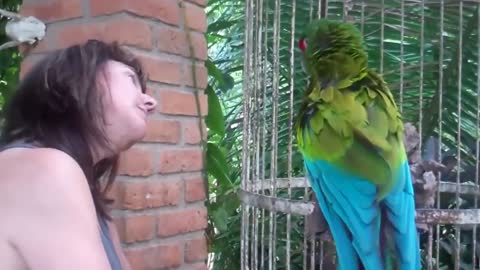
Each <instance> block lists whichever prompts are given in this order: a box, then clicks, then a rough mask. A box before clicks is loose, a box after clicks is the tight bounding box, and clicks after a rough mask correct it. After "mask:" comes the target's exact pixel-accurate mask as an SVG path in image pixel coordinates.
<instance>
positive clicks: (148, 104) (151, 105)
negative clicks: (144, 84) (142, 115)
mask: <svg viewBox="0 0 480 270" xmlns="http://www.w3.org/2000/svg"><path fill="white" fill-rule="evenodd" d="M144 104H145V108H146V109H147V112H149V113H151V112H152V111H153V110H154V109H155V107H156V106H157V101H156V100H155V99H154V98H153V97H151V96H149V95H147V94H145V101H144Z"/></svg>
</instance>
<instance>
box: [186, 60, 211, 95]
mask: <svg viewBox="0 0 480 270" xmlns="http://www.w3.org/2000/svg"><path fill="white" fill-rule="evenodd" d="M185 72H186V74H187V75H186V78H185V80H186V85H188V86H191V87H196V88H198V89H205V88H206V87H207V84H208V71H207V68H206V67H205V66H204V65H201V66H200V65H196V67H195V78H196V81H197V85H193V69H192V66H191V65H188V67H187V70H186V71H185Z"/></svg>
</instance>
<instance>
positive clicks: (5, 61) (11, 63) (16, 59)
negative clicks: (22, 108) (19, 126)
mask: <svg viewBox="0 0 480 270" xmlns="http://www.w3.org/2000/svg"><path fill="white" fill-rule="evenodd" d="M21 3H22V1H20V0H2V1H1V2H0V8H2V9H5V10H8V11H12V12H18V10H19V8H20V5H21ZM6 23H7V19H6V18H2V19H0V44H3V43H5V42H7V41H9V39H8V37H7V36H6V35H5V24H6ZM21 60H22V58H21V56H20V54H19V53H18V49H17V48H16V47H14V48H8V49H5V50H2V51H0V109H1V108H2V107H3V104H4V102H5V100H6V99H8V97H9V95H10V93H11V92H12V91H13V89H15V86H16V84H17V82H18V75H19V72H20V62H21Z"/></svg>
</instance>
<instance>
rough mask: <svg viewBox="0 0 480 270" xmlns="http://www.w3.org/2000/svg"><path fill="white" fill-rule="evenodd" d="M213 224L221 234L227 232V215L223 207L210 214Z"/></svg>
mask: <svg viewBox="0 0 480 270" xmlns="http://www.w3.org/2000/svg"><path fill="white" fill-rule="evenodd" d="M212 219H213V223H214V224H215V227H217V229H219V230H220V231H221V232H225V231H227V230H228V225H227V223H228V222H227V221H228V213H227V211H226V210H225V208H223V207H219V208H217V209H216V210H214V211H213V213H212Z"/></svg>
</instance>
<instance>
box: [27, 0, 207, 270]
mask: <svg viewBox="0 0 480 270" xmlns="http://www.w3.org/2000/svg"><path fill="white" fill-rule="evenodd" d="M180 2H183V1H180V0H116V1H106V0H24V1H23V6H22V10H21V13H22V14H28V15H34V16H36V17H37V18H39V19H41V20H42V21H44V22H46V23H47V34H46V37H45V39H44V40H43V41H41V42H40V43H39V44H38V46H37V47H36V48H35V49H33V50H32V51H30V52H29V54H28V55H27V56H26V58H25V60H24V61H23V63H22V68H21V73H22V74H23V73H24V72H25V71H26V70H28V68H29V67H30V66H31V64H32V63H34V62H35V61H37V60H38V59H39V58H40V57H42V55H44V54H45V53H46V52H48V51H49V50H52V49H56V48H62V47H65V46H68V45H70V44H73V43H76V42H83V41H85V40H86V39H87V38H97V39H103V40H106V41H111V40H117V41H120V42H121V43H123V44H125V45H128V46H129V47H130V48H131V49H132V51H134V52H135V53H136V54H137V55H138V56H139V57H140V58H141V60H142V62H143V63H144V66H145V67H146V70H147V72H148V74H149V83H148V86H149V91H150V92H151V94H152V95H154V96H155V97H156V98H157V100H158V111H157V112H156V113H155V115H154V116H153V117H152V118H151V121H150V122H149V128H148V134H147V136H146V138H145V140H144V141H143V142H141V143H138V144H137V145H135V146H134V147H133V148H132V149H131V150H129V151H127V152H126V153H125V154H124V155H123V156H122V158H121V175H120V176H119V177H118V179H117V184H116V185H115V188H114V190H113V192H112V194H113V195H114V197H115V198H116V200H117V203H116V205H115V208H116V210H115V213H114V215H115V217H116V219H115V221H116V225H117V227H118V229H119V232H120V236H121V239H122V241H123V243H124V249H125V252H126V254H127V256H128V259H129V260H130V262H131V263H132V266H133V268H134V269H135V270H137V269H164V268H168V269H194V270H195V269H206V266H205V259H206V256H207V246H206V239H205V237H204V229H205V228H206V225H207V211H206V208H205V206H204V199H205V190H204V187H203V184H202V179H201V174H200V171H201V170H202V168H203V164H202V160H201V154H202V152H201V148H200V145H199V142H200V132H199V130H198V120H199V119H198V117H196V115H197V110H196V105H195V104H196V103H195V97H194V91H201V110H202V114H203V115H205V114H206V112H207V105H206V98H205V96H204V94H203V91H202V90H203V89H204V88H205V87H206V84H207V73H206V69H205V67H204V65H203V61H204V60H205V59H206V58H207V46H206V40H205V38H204V35H203V33H204V32H205V30H206V27H207V26H206V15H205V11H204V7H205V5H206V0H189V1H187V0H185V8H186V14H187V22H184V21H183V17H182V13H181V10H182V9H181V6H182V5H180ZM185 25H187V26H188V27H190V29H192V31H194V34H193V42H194V43H195V55H196V58H197V64H196V71H197V85H198V88H199V89H193V88H192V87H193V80H192V74H191V67H192V66H191V58H189V50H188V45H187V43H186V34H185V31H184V29H185Z"/></svg>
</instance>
